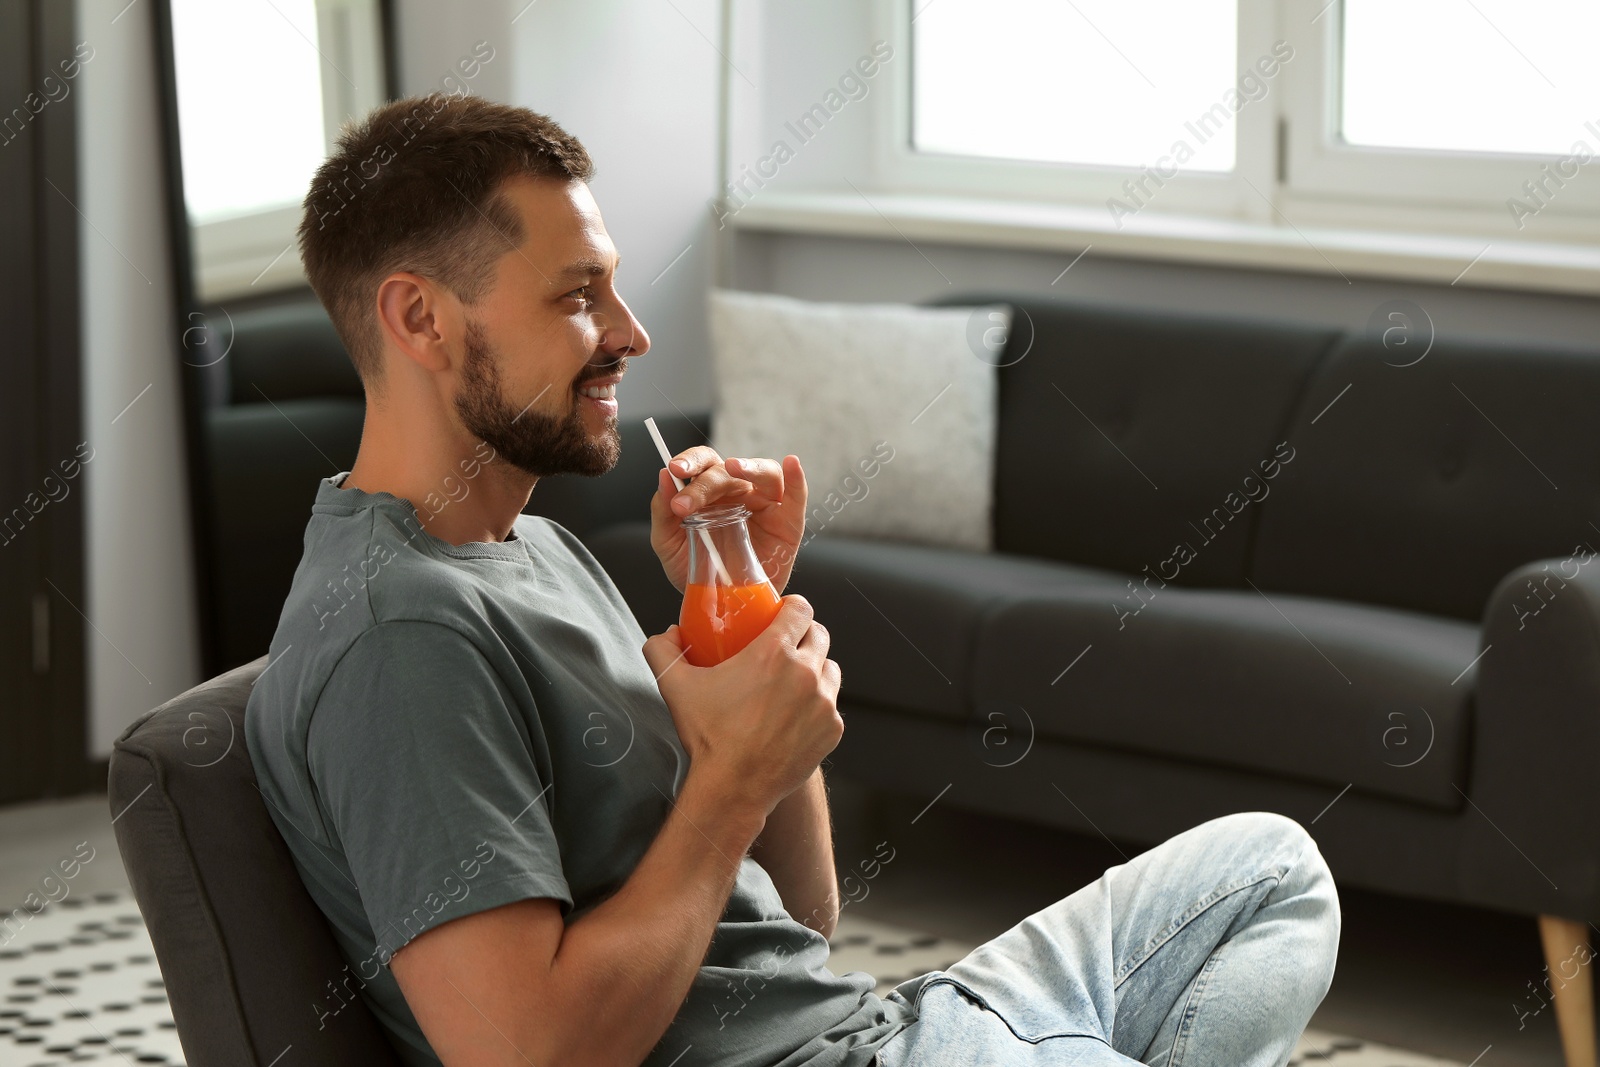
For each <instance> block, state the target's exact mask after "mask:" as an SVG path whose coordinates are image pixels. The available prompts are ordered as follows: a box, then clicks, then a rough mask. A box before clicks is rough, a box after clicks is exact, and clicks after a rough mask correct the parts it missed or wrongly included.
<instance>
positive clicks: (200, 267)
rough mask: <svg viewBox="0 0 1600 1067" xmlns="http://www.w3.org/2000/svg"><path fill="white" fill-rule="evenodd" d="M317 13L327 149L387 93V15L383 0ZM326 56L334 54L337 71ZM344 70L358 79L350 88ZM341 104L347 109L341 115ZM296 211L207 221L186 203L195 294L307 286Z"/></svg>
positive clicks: (284, 206) (290, 206)
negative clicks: (353, 119)
mask: <svg viewBox="0 0 1600 1067" xmlns="http://www.w3.org/2000/svg"><path fill="white" fill-rule="evenodd" d="M316 12H317V39H318V42H319V44H318V45H317V48H318V51H319V52H320V53H321V55H322V59H321V61H320V62H319V64H318V66H319V69H320V71H321V79H322V116H321V118H322V141H323V147H324V151H325V152H327V153H330V154H331V153H332V152H333V150H334V147H335V141H336V140H337V138H338V134H339V128H340V126H341V125H342V124H343V122H345V121H346V120H347V118H348V117H349V116H351V115H361V114H364V113H366V112H367V111H370V110H371V109H372V108H375V107H378V106H379V105H381V104H382V103H384V102H385V101H386V100H388V99H390V97H391V96H392V81H393V77H392V72H391V71H390V69H389V67H390V63H391V57H390V55H389V52H390V49H389V46H388V43H387V41H386V36H387V35H388V33H389V30H388V28H387V23H388V20H389V18H390V14H389V11H388V4H387V3H385V2H384V0H316ZM352 14H354V15H355V16H356V17H352ZM330 56H337V57H339V60H340V62H339V63H338V64H337V68H338V69H336V67H335V65H334V64H333V63H331V62H330V60H329V57H330ZM341 69H342V70H344V71H345V72H347V73H348V74H349V75H350V77H352V78H354V79H355V81H356V85H355V86H354V87H353V86H351V85H350V84H349V83H347V82H346V80H345V74H344V73H340V70H341ZM346 108H350V109H352V110H349V111H348V113H347V114H346V113H345V109H346ZM179 135H180V136H182V131H179ZM300 217H301V204H300V202H299V201H298V200H296V201H294V202H291V203H279V204H268V205H264V206H262V207H261V208H259V209H258V210H255V211H248V212H241V213H238V214H235V215H230V216H227V217H225V218H218V219H210V220H207V221H205V222H195V221H194V220H193V218H192V217H190V216H189V214H188V210H187V205H185V211H184V221H185V224H186V225H187V226H188V229H189V235H190V242H191V244H190V247H191V249H192V250H193V251H192V262H193V275H194V290H195V296H196V298H197V299H198V300H199V301H200V302H201V303H203V304H208V303H215V302H217V301H219V300H224V299H228V298H230V297H237V296H243V295H245V294H254V293H265V292H271V291H273V290H281V289H289V288H293V287H295V286H298V285H304V284H305V283H306V276H305V270H304V268H303V267H302V265H301V263H300V254H299V251H298V250H297V249H296V248H295V244H296V233H295V231H296V229H297V228H298V227H299V225H300Z"/></svg>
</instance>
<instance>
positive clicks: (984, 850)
mask: <svg viewBox="0 0 1600 1067" xmlns="http://www.w3.org/2000/svg"><path fill="white" fill-rule="evenodd" d="M834 805H835V813H836V819H837V820H838V842H837V844H838V856H839V867H840V877H841V888H842V890H843V892H844V893H845V895H846V897H847V898H848V899H849V900H850V901H851V903H850V905H849V906H848V907H847V908H846V909H845V912H844V915H843V916H842V918H841V923H840V927H839V931H838V933H837V934H836V936H835V948H834V959H833V961H832V964H831V965H832V967H833V969H834V970H835V971H849V970H864V971H867V972H868V973H870V974H872V975H873V976H874V977H876V978H878V979H879V988H880V990H882V991H885V992H886V991H887V990H888V988H890V987H891V986H892V985H893V984H894V983H896V982H898V981H900V980H903V979H904V978H907V977H911V976H913V975H916V974H921V973H923V972H925V971H928V970H933V969H936V968H945V967H948V966H949V964H951V963H953V962H955V960H957V959H959V958H960V957H961V956H963V955H965V954H966V952H967V951H969V950H970V948H971V947H972V946H973V945H976V944H978V943H980V942H982V941H984V940H987V939H988V938H990V937H993V936H995V935H996V934H999V933H1001V932H1002V931H1004V930H1005V929H1007V928H1009V927H1010V926H1012V925H1013V924H1014V923H1015V922H1017V921H1018V920H1020V919H1021V918H1023V917H1024V916H1026V915H1027V914H1029V913H1031V912H1033V911H1036V910H1038V909H1039V908H1041V907H1045V906H1047V905H1048V904H1050V903H1052V902H1053V901H1054V900H1056V899H1058V898H1059V897H1060V896H1062V895H1065V894H1066V893H1068V892H1071V891H1072V890H1073V889H1075V888H1077V887H1078V886H1080V885H1082V884H1085V883H1086V882H1088V881H1090V880H1092V879H1093V878H1094V877H1096V876H1097V875H1098V873H1099V871H1100V870H1102V869H1104V867H1106V866H1108V865H1110V864H1112V863H1116V862H1119V860H1120V856H1119V855H1118V853H1117V851H1116V849H1115V847H1114V846H1112V845H1110V844H1108V843H1106V842H1104V841H1100V840H1097V839H1093V838H1084V837H1079V836H1075V835H1070V834H1065V833H1060V832H1057V831H1052V830H1046V829H1042V828H1039V827H1031V826H1024V825H1021V824H1017V823H1012V822H1002V821H998V820H991V819H985V818H982V817H979V816H975V815H968V814H963V813H960V812H957V811H955V810H953V809H950V808H944V809H940V808H934V809H932V810H929V811H919V810H918V809H920V808H922V802H917V801H915V800H914V799H913V798H908V799H907V800H905V801H891V802H889V803H888V804H880V805H877V806H873V805H870V804H867V803H866V802H865V801H864V800H863V798H861V797H860V796H853V795H852V793H851V791H850V789H849V787H848V786H844V785H841V784H839V783H835V786H834ZM913 816H915V817H914V818H913ZM852 857H860V858H859V859H852ZM886 857H888V858H886ZM74 861H77V862H74ZM63 864H65V865H66V866H63ZM68 870H70V871H71V872H72V874H71V876H70V877H67V876H65V875H64V874H63V872H64V871H68ZM126 886H127V882H126V875H125V874H124V872H123V869H122V864H121V861H120V859H119V857H118V855H117V850H116V844H115V840H114V838H113V836H112V832H111V813H110V812H109V810H108V809H107V805H106V800H105V797H103V796H90V797H86V798H80V799H76V800H71V801H64V802H49V803H44V804H33V805H21V806H12V807H6V808H0V905H5V906H6V911H5V913H4V914H3V915H0V918H4V915H11V916H12V917H13V918H12V922H11V923H10V925H9V926H0V1067H33V1065H44V1064H67V1063H97V1062H103V1063H106V1064H111V1063H119V1064H120V1063H129V1062H132V1063H170V1064H180V1063H182V1062H183V1060H182V1052H181V1049H180V1047H179V1045H178V1043H177V1039H176V1034H175V1033H174V1031H173V1029H172V1024H171V1017H170V1014H169V1013H168V1010H167V1006H166V998H165V995H164V993H163V990H162V985H161V979H160V973H159V971H158V969H157V968H156V965H155V961H154V957H153V954H152V951H151V948H150V944H149V939H148V936H147V934H146V933H145V930H144V926H143V924H142V922H141V921H140V920H139V916H138V911H137V908H136V907H135V906H134V905H133V902H132V899H131V897H130V896H129V895H128V894H127V892H126ZM29 893H35V894H38V896H36V897H35V899H36V900H37V899H42V898H53V899H54V900H55V901H57V902H56V903H52V904H50V905H49V906H48V907H46V908H45V909H44V910H43V911H41V912H39V914H38V915H37V916H35V917H32V918H29V919H27V920H25V921H22V922H18V921H16V918H15V916H16V913H15V912H13V911H11V909H12V908H14V907H17V906H19V905H21V904H23V903H24V901H25V900H26V899H27V896H28V894H29ZM1343 904H1344V917H1345V925H1344V938H1343V942H1342V945H1341V956H1340V969H1339V974H1338V976H1337V977H1336V979H1335V982H1334V989H1333V991H1332V992H1331V993H1330V994H1329V996H1328V999H1327V1000H1326V1001H1325V1002H1324V1003H1323V1006H1322V1008H1321V1010H1320V1011H1319V1012H1318V1014H1317V1016H1316V1018H1314V1019H1313V1020H1312V1026H1313V1029H1312V1030H1311V1031H1308V1033H1307V1035H1306V1038H1305V1040H1304V1041H1302V1043H1301V1047H1300V1049H1299V1051H1298V1053H1297V1057H1296V1060H1295V1061H1293V1062H1296V1063H1305V1064H1310V1063H1323V1062H1331V1063H1332V1064H1334V1065H1335V1067H1466V1065H1472V1067H1501V1065H1512V1064H1515V1065H1517V1067H1560V1064H1561V1057H1560V1052H1559V1045H1558V1042H1557V1039H1556V1035H1555V1029H1554V1024H1553V1020H1551V1019H1550V1017H1549V1013H1548V1012H1546V1013H1543V1014H1542V1015H1540V1016H1535V1017H1529V1018H1526V1019H1519V1016H1518V1014H1517V1012H1518V1010H1519V1006H1520V1008H1521V1009H1523V1010H1525V1009H1526V1008H1527V1005H1526V1004H1524V1003H1523V1002H1522V993H1523V991H1524V989H1523V987H1524V985H1525V983H1526V981H1527V980H1529V979H1535V978H1537V977H1539V976H1540V973H1541V972H1540V966H1541V960H1540V956H1539V951H1538V943H1537V937H1536V934H1535V932H1534V925H1533V923H1532V921H1531V920H1526V919H1522V918H1518V917H1511V916H1502V915H1496V914H1492V913H1487V912H1481V911H1476V910H1473V909H1465V908H1449V907H1442V906H1439V905H1432V904H1422V903H1417V902H1407V901H1399V900H1394V899H1391V898H1382V897H1377V896H1373V895H1370V894H1361V893H1356V892H1351V891H1348V890H1347V891H1346V892H1345V893H1344V894H1343ZM24 914H26V912H25V913H24ZM1519 1021H1520V1022H1521V1023H1522V1025H1520V1026H1519V1025H1518V1023H1519ZM1343 1035H1356V1036H1343ZM1380 1042H1381V1044H1380ZM1402 1049H1411V1050H1415V1051H1413V1052H1406V1051H1401V1050H1402Z"/></svg>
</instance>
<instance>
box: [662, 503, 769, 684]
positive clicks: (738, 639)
mask: <svg viewBox="0 0 1600 1067" xmlns="http://www.w3.org/2000/svg"><path fill="white" fill-rule="evenodd" d="M749 517H750V509H749V508H747V507H745V506H744V505H742V504H734V505H732V506H730V507H720V508H707V509H706V510H704V511H701V512H698V513H696V514H694V515H691V516H689V517H688V518H686V519H684V520H683V529H684V533H685V534H686V535H687V537H688V542H689V581H688V584H687V586H686V587H685V589H684V593H683V610H682V612H681V613H680V614H679V616H678V628H679V630H680V632H681V634H682V639H683V644H684V647H685V649H686V651H685V653H684V657H683V658H684V659H686V660H688V661H689V662H690V663H692V664H694V665H695V666H696V667H712V666H715V665H716V664H718V663H721V662H722V661H723V660H725V659H727V658H728V657H729V656H731V655H733V654H734V653H735V652H738V651H739V650H740V649H741V648H743V647H744V646H745V645H748V644H749V643H750V642H751V641H752V640H754V639H755V637H756V635H757V634H759V633H760V632H761V631H762V630H765V629H766V628H767V626H768V625H769V624H771V622H772V620H773V618H774V617H775V616H776V615H777V614H778V604H779V598H778V591H777V590H776V589H774V588H773V587H772V583H771V582H770V581H768V580H767V572H766V571H765V570H764V569H763V568H762V566H761V564H760V562H759V561H757V559H756V554H755V550H754V549H753V548H751V546H750V533H749V530H748V529H747V528H746V527H745V520H746V519H748V518H749Z"/></svg>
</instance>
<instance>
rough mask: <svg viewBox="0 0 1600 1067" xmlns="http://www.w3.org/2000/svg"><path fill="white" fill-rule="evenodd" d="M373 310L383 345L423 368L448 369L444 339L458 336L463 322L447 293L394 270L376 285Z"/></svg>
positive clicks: (452, 299)
mask: <svg viewBox="0 0 1600 1067" xmlns="http://www.w3.org/2000/svg"><path fill="white" fill-rule="evenodd" d="M377 311H378V325H379V327H380V328H381V330H382V331H383V337H384V344H385V347H389V348H394V349H395V350H397V351H398V352H400V354H401V355H403V356H405V357H406V358H407V359H409V360H411V361H412V362H413V363H415V364H416V365H417V366H419V367H421V368H422V369H423V370H426V371H432V372H435V373H437V372H439V371H445V370H448V369H449V368H450V364H451V356H450V351H449V345H448V344H447V343H446V339H447V338H457V337H460V336H461V332H462V330H463V328H464V323H463V322H462V321H461V314H460V308H459V307H458V306H457V302H456V301H455V299H454V298H453V297H452V296H451V295H450V294H449V293H447V292H444V291H443V290H441V289H440V288H439V287H438V286H436V285H435V284H434V283H433V282H431V281H429V280H428V279H427V278H424V277H422V276H421V275H418V274H412V273H410V272H409V271H396V272H395V273H393V274H391V275H389V276H388V277H387V278H385V279H384V280H383V281H382V282H380V283H379V284H378V297H377Z"/></svg>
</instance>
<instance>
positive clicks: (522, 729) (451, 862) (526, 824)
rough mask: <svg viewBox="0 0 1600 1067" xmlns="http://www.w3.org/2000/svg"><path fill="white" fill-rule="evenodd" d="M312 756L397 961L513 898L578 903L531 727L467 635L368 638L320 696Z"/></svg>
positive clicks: (364, 898)
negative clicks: (440, 929)
mask: <svg viewBox="0 0 1600 1067" xmlns="http://www.w3.org/2000/svg"><path fill="white" fill-rule="evenodd" d="M306 751H307V760H308V763H309V765H310V771H311V779H312V782H313V784H314V786H315V789H316V794H317V798H318V803H319V805H320V806H321V808H322V812H323V816H324V818H325V819H326V820H327V822H328V824H329V829H330V830H331V831H332V832H333V833H334V834H335V835H337V838H338V840H339V843H340V844H341V845H342V846H343V850H344V853H345V857H346V860H347V861H348V863H349V865H350V871H351V874H352V877H353V878H354V880H355V882H356V889H357V891H358V892H359V894H360V896H361V903H362V906H363V908H364V909H365V911H366V914H367V918H368V921H369V922H370V924H371V926H372V931H373V935H374V937H375V939H376V942H377V947H378V949H379V950H380V952H379V958H380V959H381V960H383V961H384V962H385V963H387V962H388V958H389V956H391V955H393V954H394V953H395V952H397V951H399V949H400V948H401V946H403V945H405V944H406V943H407V942H409V941H410V940H411V939H412V938H414V937H416V936H417V935H418V934H420V933H422V932H423V931H424V930H430V929H433V928H434V927H436V926H438V925H440V924H441V923H444V922H448V921H449V920H451V919H458V918H461V917H463V916H466V915H471V914H474V913H476V912H480V911H486V910H488V909H490V908H494V907H499V906H500V905H503V904H509V903H512V902H514V901H518V900H524V899H527V898H530V897H550V898H554V899H556V900H559V901H560V902H561V905H562V908H561V910H562V914H563V915H566V914H567V913H568V912H569V911H570V910H571V908H572V896H571V892H570V890H569V888H568V886H567V881H566V878H565V877H564V875H563V873H562V867H561V853H560V849H559V848H558V846H557V841H556V835H555V830H554V828H553V826H552V825H551V822H550V810H551V809H550V804H549V801H550V799H551V798H550V797H549V796H548V794H547V789H548V787H549V786H550V785H551V783H550V782H547V781H544V780H542V779H541V775H540V773H539V770H538V767H537V765H536V760H535V755H534V747H533V745H532V743H531V741H530V735H529V733H528V727H527V724H526V722H525V721H524V720H523V718H522V717H521V716H520V715H519V713H518V711H517V708H516V707H515V704H514V702H513V698H512V695H511V693H510V691H509V690H508V689H507V686H506V684H505V682H504V680H503V679H502V678H501V677H500V676H499V675H498V673H497V672H496V671H495V669H494V668H493V666H492V665H491V664H490V663H489V662H488V661H487V660H486V659H485V658H484V656H483V654H482V653H481V652H479V651H478V649H477V648H476V647H474V646H473V644H472V643H471V642H470V641H469V640H467V639H466V638H465V637H464V636H462V635H461V634H460V633H458V632H457V631H456V630H454V629H451V628H450V627H448V626H442V625H438V624H434V623H425V622H386V623H380V624H379V625H377V626H375V627H373V628H372V629H371V630H369V631H367V633H365V634H363V635H362V636H361V637H360V638H359V639H358V640H357V641H356V642H355V644H354V645H352V646H351V648H350V649H349V651H347V652H346V653H345V655H344V657H343V658H342V659H341V660H340V662H339V665H338V667H337V668H335V670H334V672H333V675H332V676H331V677H330V678H329V680H328V684H327V685H326V686H325V687H324V689H323V691H322V694H321V696H320V697H319V698H318V700H317V705H316V710H315V713H314V714H313V715H312V718H311V727H310V730H309V733H308V736H307V741H306ZM385 950H386V951H385Z"/></svg>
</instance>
